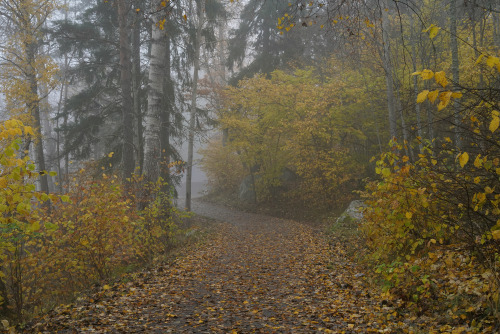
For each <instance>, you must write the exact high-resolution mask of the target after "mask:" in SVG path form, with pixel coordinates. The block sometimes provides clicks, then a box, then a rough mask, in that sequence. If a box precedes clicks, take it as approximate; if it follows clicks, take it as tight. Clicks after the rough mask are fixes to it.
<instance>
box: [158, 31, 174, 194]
mask: <svg viewBox="0 0 500 334" xmlns="http://www.w3.org/2000/svg"><path fill="white" fill-rule="evenodd" d="M170 47H171V46H170V38H169V37H168V36H165V59H164V62H165V66H164V72H163V80H164V81H163V96H164V104H163V108H162V109H161V113H160V122H161V130H160V148H161V152H160V177H161V178H162V179H163V180H164V181H166V182H170V181H171V180H170V168H169V166H168V164H169V162H170V117H171V115H172V114H173V113H174V107H175V92H174V81H173V80H172V75H171V73H170V72H171V62H170V53H171V50H170ZM167 189H168V185H167V188H165V187H163V188H162V190H163V191H166V190H167Z"/></svg>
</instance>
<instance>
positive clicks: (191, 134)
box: [186, 0, 205, 211]
mask: <svg viewBox="0 0 500 334" xmlns="http://www.w3.org/2000/svg"><path fill="white" fill-rule="evenodd" d="M197 12H198V15H197V16H198V20H197V21H198V22H197V26H196V37H195V41H194V64H193V67H194V69H193V88H192V92H191V110H190V118H189V138H188V161H187V174H186V210H188V211H191V180H192V176H193V146H194V130H195V123H196V107H197V103H196V102H197V98H198V71H199V69H200V47H201V33H202V29H203V24H204V20H205V17H204V16H205V0H201V1H200V3H199V5H198V8H197Z"/></svg>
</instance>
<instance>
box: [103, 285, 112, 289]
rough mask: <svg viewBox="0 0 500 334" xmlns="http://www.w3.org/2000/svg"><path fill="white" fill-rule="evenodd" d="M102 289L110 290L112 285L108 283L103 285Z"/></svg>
mask: <svg viewBox="0 0 500 334" xmlns="http://www.w3.org/2000/svg"><path fill="white" fill-rule="evenodd" d="M102 289H103V290H109V289H111V287H110V286H109V285H107V284H106V285H105V286H103V287H102Z"/></svg>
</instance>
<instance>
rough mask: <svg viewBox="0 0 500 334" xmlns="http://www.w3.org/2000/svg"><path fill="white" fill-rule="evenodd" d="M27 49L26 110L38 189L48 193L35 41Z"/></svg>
mask: <svg viewBox="0 0 500 334" xmlns="http://www.w3.org/2000/svg"><path fill="white" fill-rule="evenodd" d="M26 50H27V54H26V55H27V57H26V58H27V59H26V60H27V63H28V73H27V79H28V82H29V85H30V98H29V101H28V103H27V108H28V111H29V112H30V113H31V116H32V117H33V122H34V128H35V133H36V136H37V138H36V139H35V141H34V145H35V159H36V163H37V165H38V170H39V172H40V190H41V191H42V192H44V193H47V194H48V193H49V182H48V177H47V173H46V172H45V171H46V168H45V156H44V152H43V139H42V125H41V119H40V97H39V96H38V81H37V77H36V70H35V67H34V63H35V55H36V52H37V46H36V44H35V42H32V43H30V44H28V45H27V46H26Z"/></svg>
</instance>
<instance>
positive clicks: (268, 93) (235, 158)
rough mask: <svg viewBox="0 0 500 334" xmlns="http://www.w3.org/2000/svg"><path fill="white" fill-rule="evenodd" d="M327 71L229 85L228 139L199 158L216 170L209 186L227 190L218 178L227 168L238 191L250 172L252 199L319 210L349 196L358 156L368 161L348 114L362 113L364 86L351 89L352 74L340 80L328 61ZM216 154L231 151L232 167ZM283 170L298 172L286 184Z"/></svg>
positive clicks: (358, 171) (224, 117)
mask: <svg viewBox="0 0 500 334" xmlns="http://www.w3.org/2000/svg"><path fill="white" fill-rule="evenodd" d="M330 71H331V73H330V76H329V77H328V78H326V79H325V78H321V77H319V76H318V75H317V74H315V72H314V71H313V70H312V69H307V70H297V71H295V72H294V73H285V72H282V71H275V72H273V73H272V76H271V77H270V78H266V77H265V76H256V77H254V78H251V79H246V80H243V81H241V82H240V84H239V85H238V87H229V88H227V90H226V91H225V92H224V102H225V109H224V110H223V111H221V113H220V117H219V122H220V127H221V128H222V129H226V130H227V131H228V140H227V142H226V146H223V145H221V144H219V146H215V145H216V144H212V147H211V148H210V149H209V150H210V152H211V154H210V155H207V157H206V158H205V162H204V166H205V170H206V171H207V173H208V174H209V175H214V176H215V177H213V178H212V180H213V181H215V182H216V184H213V188H214V189H218V188H223V187H224V186H226V188H227V186H228V184H226V183H225V181H224V180H225V178H224V177H222V176H223V173H227V172H226V171H227V170H228V169H229V168H232V173H234V172H235V171H239V173H240V174H239V175H238V178H236V175H234V176H232V177H231V182H229V186H230V187H234V188H236V189H237V186H238V184H239V182H241V180H242V179H243V178H244V177H245V176H246V175H253V179H254V180H255V189H256V193H257V201H265V200H273V199H274V200H275V199H280V198H286V199H288V200H291V201H292V202H296V203H301V204H302V205H303V204H305V203H307V205H312V206H316V207H323V208H324V207H325V206H329V205H332V204H333V203H336V204H338V203H344V202H346V201H348V200H349V198H350V191H349V190H350V189H352V187H353V184H356V183H357V182H358V180H359V179H360V178H361V176H362V175H364V172H365V171H364V169H363V168H362V167H361V168H360V164H359V161H366V160H368V159H367V157H368V155H367V152H369V151H370V150H365V151H364V152H363V151H362V150H360V148H361V147H364V146H365V144H366V143H367V142H369V138H368V137H367V135H366V134H365V133H363V128H362V127H363V125H362V124H360V123H358V122H356V121H355V118H350V117H347V116H346V114H350V115H355V114H356V113H358V112H361V111H362V109H361V108H360V106H359V104H360V101H361V97H362V96H363V94H364V92H365V90H364V89H358V88H356V87H355V80H356V79H357V78H358V77H357V76H356V74H355V73H352V78H346V80H339V78H338V77H337V76H336V72H335V67H334V66H333V65H332V67H331V68H330ZM367 133H368V134H369V135H370V133H369V131H367ZM372 142H373V140H372ZM214 146H215V147H214ZM365 148H366V147H365ZM215 155H218V156H226V157H229V156H231V159H232V162H231V164H232V166H236V167H230V166H228V167H224V168H221V167H220V166H219V164H220V161H221V159H219V160H214V159H213V158H212V156H215ZM285 170H289V171H292V172H293V173H294V174H295V175H296V178H295V180H293V182H292V184H290V180H286V178H285V177H284V175H283V174H284V171H285ZM234 179H237V180H238V181H239V182H235V181H233V180H234ZM217 180H220V181H219V183H217ZM234 188H233V189H234Z"/></svg>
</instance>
